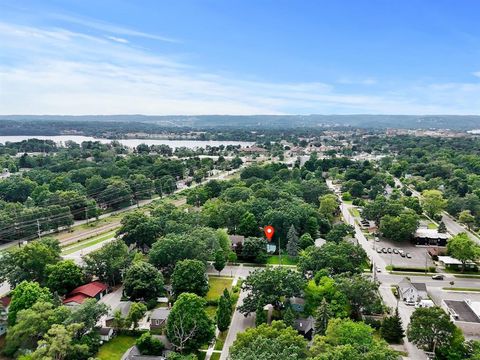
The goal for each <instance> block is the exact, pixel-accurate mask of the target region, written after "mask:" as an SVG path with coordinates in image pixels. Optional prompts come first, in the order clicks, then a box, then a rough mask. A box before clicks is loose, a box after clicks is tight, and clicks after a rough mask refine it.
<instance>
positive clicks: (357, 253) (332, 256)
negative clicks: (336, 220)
mask: <svg viewBox="0 0 480 360" xmlns="http://www.w3.org/2000/svg"><path fill="white" fill-rule="evenodd" d="M366 260H367V254H366V253H365V250H363V248H362V247H361V246H359V245H354V244H352V243H350V242H347V241H341V242H339V243H338V244H337V243H334V242H327V243H326V244H324V245H323V246H322V247H315V246H311V247H309V248H307V249H306V250H304V251H302V252H301V253H300V256H299V259H298V264H297V267H298V269H299V270H300V271H301V272H302V273H303V274H315V273H316V272H317V271H319V270H322V269H326V270H327V271H328V272H329V273H331V274H341V273H344V272H351V273H359V272H363V264H365V262H366Z"/></svg>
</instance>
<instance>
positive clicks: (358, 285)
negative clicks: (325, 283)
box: [335, 274, 380, 319]
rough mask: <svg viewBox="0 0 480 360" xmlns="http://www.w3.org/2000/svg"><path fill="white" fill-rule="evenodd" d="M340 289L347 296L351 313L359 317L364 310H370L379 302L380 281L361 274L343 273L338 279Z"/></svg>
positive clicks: (354, 316) (355, 317)
mask: <svg viewBox="0 0 480 360" xmlns="http://www.w3.org/2000/svg"><path fill="white" fill-rule="evenodd" d="M335 280H336V282H337V284H338V289H339V290H340V291H341V292H342V293H343V294H344V295H345V296H346V297H347V299H348V302H349V304H350V309H351V313H352V314H351V315H352V317H353V318H354V319H359V318H360V315H361V312H362V310H367V311H368V310H370V309H371V308H372V307H374V306H375V305H376V304H378V303H379V301H380V299H379V297H378V287H379V283H377V282H374V281H371V280H370V279H369V278H366V277H364V276H362V275H361V274H354V275H349V274H342V275H339V276H338V277H337V278H336V279H335Z"/></svg>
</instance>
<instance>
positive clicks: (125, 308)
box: [105, 301, 132, 327]
mask: <svg viewBox="0 0 480 360" xmlns="http://www.w3.org/2000/svg"><path fill="white" fill-rule="evenodd" d="M131 306H132V302H131V301H120V303H119V304H118V305H117V306H116V307H115V309H113V311H111V312H110V314H109V315H108V316H107V318H106V319H105V325H106V326H108V327H112V326H113V320H114V318H115V313H116V312H117V311H120V314H122V318H126V317H127V315H128V312H129V311H130V307H131Z"/></svg>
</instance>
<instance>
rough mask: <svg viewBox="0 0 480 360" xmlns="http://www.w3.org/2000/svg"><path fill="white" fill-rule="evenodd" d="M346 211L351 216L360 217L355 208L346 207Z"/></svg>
mask: <svg viewBox="0 0 480 360" xmlns="http://www.w3.org/2000/svg"><path fill="white" fill-rule="evenodd" d="M348 211H349V212H350V214H352V216H354V217H360V211H358V209H357V208H350V209H348Z"/></svg>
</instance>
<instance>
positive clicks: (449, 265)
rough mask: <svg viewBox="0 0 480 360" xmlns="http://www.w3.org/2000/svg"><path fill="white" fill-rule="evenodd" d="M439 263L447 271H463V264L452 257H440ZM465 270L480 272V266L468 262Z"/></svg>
mask: <svg viewBox="0 0 480 360" xmlns="http://www.w3.org/2000/svg"><path fill="white" fill-rule="evenodd" d="M438 262H439V263H440V265H441V266H443V267H445V268H446V269H452V270H461V269H462V262H461V261H460V260H458V259H455V258H453V257H451V256H438ZM465 269H467V270H475V271H476V270H478V266H477V264H475V263H474V262H473V261H467V262H466V264H465Z"/></svg>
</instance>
